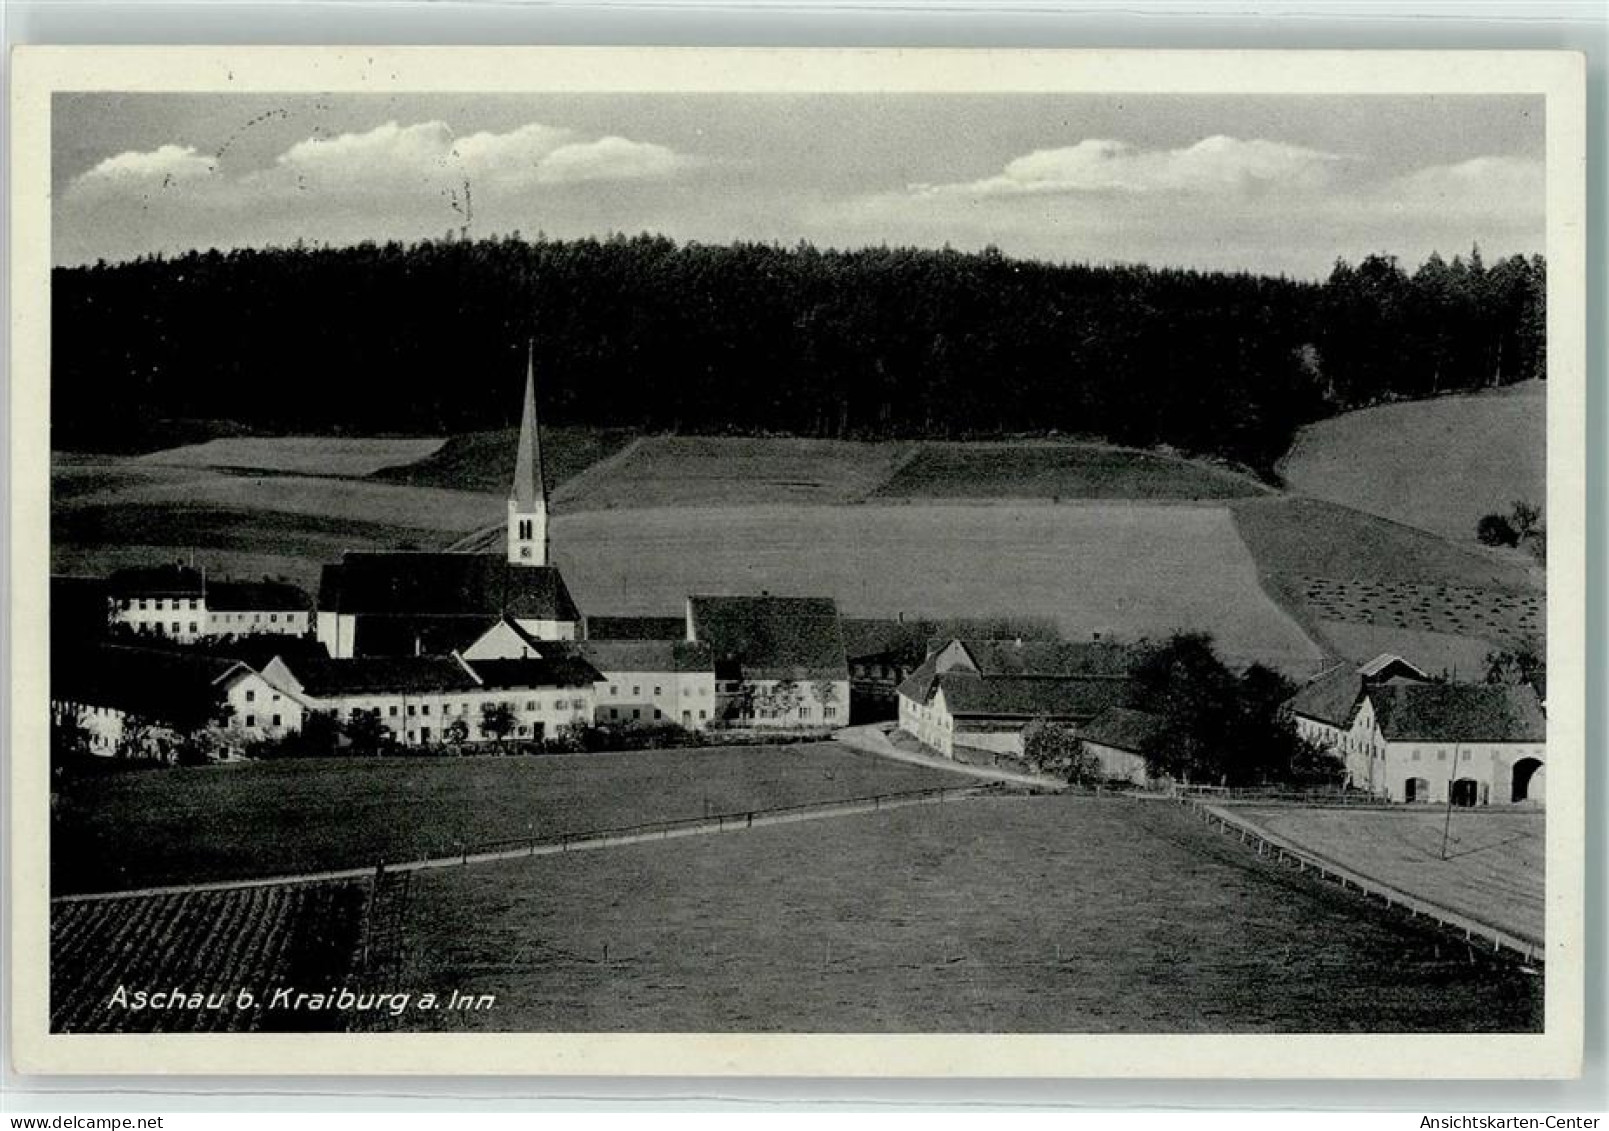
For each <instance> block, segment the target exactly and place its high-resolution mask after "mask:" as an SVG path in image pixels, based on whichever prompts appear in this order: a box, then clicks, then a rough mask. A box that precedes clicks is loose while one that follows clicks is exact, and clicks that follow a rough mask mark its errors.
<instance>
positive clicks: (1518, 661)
mask: <svg viewBox="0 0 1609 1131" xmlns="http://www.w3.org/2000/svg"><path fill="white" fill-rule="evenodd" d="M1547 670H1548V658H1547V651H1546V649H1544V648H1543V646H1542V642H1541V641H1540V640H1538V639H1536V638H1535V637H1534V636H1528V637H1525V638H1524V639H1522V640H1520V641H1518V642H1517V643H1515V644H1513V645H1511V646H1510V647H1507V648H1498V649H1493V650H1492V651H1490V652H1488V653H1486V682H1487V683H1491V684H1506V685H1508V686H1510V687H1519V686H1522V685H1529V686H1531V687H1537V686H1539V685H1541V684H1543V683H1545V682H1546V680H1547Z"/></svg>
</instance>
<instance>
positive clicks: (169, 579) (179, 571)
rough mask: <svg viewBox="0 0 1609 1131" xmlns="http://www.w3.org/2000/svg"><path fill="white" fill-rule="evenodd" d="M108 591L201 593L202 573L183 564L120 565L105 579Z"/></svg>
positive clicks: (120, 593) (165, 594)
mask: <svg viewBox="0 0 1609 1131" xmlns="http://www.w3.org/2000/svg"><path fill="white" fill-rule="evenodd" d="M107 580H108V584H109V585H110V586H111V589H112V592H113V593H114V594H115V595H117V596H119V597H126V596H133V597H148V596H162V597H169V596H172V595H174V594H178V595H180V596H184V597H189V596H196V597H199V596H201V590H202V575H201V571H200V570H199V569H193V568H191V567H190V566H184V565H160V566H137V567H134V568H131V569H120V570H117V571H116V572H114V573H113V574H112V576H111V577H110V578H108V579H107Z"/></svg>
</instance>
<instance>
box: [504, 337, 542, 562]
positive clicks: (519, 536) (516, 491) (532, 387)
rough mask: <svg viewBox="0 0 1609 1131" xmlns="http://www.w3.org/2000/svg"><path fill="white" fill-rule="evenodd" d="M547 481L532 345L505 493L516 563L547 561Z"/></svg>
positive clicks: (512, 556) (527, 355) (510, 545)
mask: <svg viewBox="0 0 1609 1131" xmlns="http://www.w3.org/2000/svg"><path fill="white" fill-rule="evenodd" d="M547 527H548V501H547V482H546V480H545V479H544V478H543V475H542V436H541V432H540V431H539V430H538V429H537V426H536V369H535V364H534V362H533V359H532V350H531V346H530V345H529V344H527V346H526V352H525V407H524V411H523V412H522V413H521V415H520V446H519V452H518V454H517V455H516V456H515V462H514V486H513V488H512V489H511V490H510V491H509V495H508V560H509V561H510V562H512V563H514V564H515V565H536V566H541V565H547V562H548V532H547Z"/></svg>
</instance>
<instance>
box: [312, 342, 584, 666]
mask: <svg viewBox="0 0 1609 1131" xmlns="http://www.w3.org/2000/svg"><path fill="white" fill-rule="evenodd" d="M547 512H548V500H547V485H546V482H545V480H544V479H543V475H542V450H541V437H540V434H539V432H538V429H537V423H536V393H535V379H534V376H533V374H532V372H531V369H530V364H529V361H527V367H526V374H525V404H524V412H523V415H522V417H521V420H520V440H519V450H518V455H517V458H516V460H515V465H514V482H513V486H512V487H511V489H510V491H509V497H508V523H507V528H506V531H505V547H504V551H503V552H502V553H491V554H469V553H450V552H394V551H393V552H366V553H354V552H348V553H346V554H344V555H343V556H342V559H341V561H340V562H339V563H335V564H330V565H326V566H325V567H324V571H323V574H322V576H321V577H320V580H319V600H318V618H317V632H318V638H319V640H320V641H321V642H322V643H323V644H324V646H325V647H326V648H328V649H329V653H330V655H331V656H333V657H336V658H338V659H346V658H351V657H360V656H410V655H421V654H446V653H448V652H451V651H454V650H456V649H461V648H463V647H465V646H466V645H468V644H469V643H470V642H472V641H474V640H476V639H479V637H480V636H481V635H482V634H483V633H485V632H486V631H487V629H489V628H490V627H491V626H492V625H494V624H495V623H496V622H498V621H499V620H502V619H504V618H507V619H509V620H512V621H513V622H514V623H515V624H517V625H518V626H519V627H520V629H522V630H523V631H524V632H526V633H528V634H529V635H530V636H532V637H533V638H535V639H538V640H574V639H576V637H577V636H579V635H580V633H579V627H580V624H581V613H580V610H578V609H577V608H576V604H575V601H574V599H573V598H572V597H571V596H570V591H569V589H568V588H567V587H566V585H565V584H564V578H563V576H562V575H561V574H560V573H559V570H558V567H557V566H554V565H551V564H549V561H548V513H547Z"/></svg>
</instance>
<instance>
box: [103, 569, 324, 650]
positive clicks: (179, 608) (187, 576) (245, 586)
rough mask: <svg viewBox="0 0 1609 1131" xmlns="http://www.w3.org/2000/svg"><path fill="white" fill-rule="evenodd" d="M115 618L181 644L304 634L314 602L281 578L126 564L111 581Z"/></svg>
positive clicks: (138, 629)
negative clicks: (216, 575) (213, 575)
mask: <svg viewBox="0 0 1609 1131" xmlns="http://www.w3.org/2000/svg"><path fill="white" fill-rule="evenodd" d="M107 595H108V598H109V599H110V601H111V616H112V623H113V624H117V625H126V626H127V627H128V628H130V629H132V630H133V631H134V632H135V633H140V634H149V635H152V636H162V637H166V638H168V639H171V640H177V641H180V642H182V643H189V642H193V641H196V640H203V639H208V638H215V637H219V636H245V635H255V634H262V633H273V634H275V635H284V636H302V635H305V634H306V633H307V632H308V631H309V629H310V628H311V627H312V604H313V603H312V601H311V600H310V599H309V598H308V595H307V594H306V593H304V592H303V591H302V590H301V589H299V588H297V587H296V586H294V585H290V584H288V583H285V582H281V581H268V580H264V581H257V582H243V581H220V580H215V579H214V580H209V579H208V578H207V575H206V573H205V571H203V570H198V569H193V568H191V567H189V566H185V565H177V564H175V565H162V566H151V567H141V568H136V569H122V570H118V571H117V572H116V573H114V574H112V576H111V577H110V578H109V579H108V581H107Z"/></svg>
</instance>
